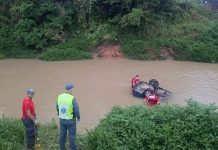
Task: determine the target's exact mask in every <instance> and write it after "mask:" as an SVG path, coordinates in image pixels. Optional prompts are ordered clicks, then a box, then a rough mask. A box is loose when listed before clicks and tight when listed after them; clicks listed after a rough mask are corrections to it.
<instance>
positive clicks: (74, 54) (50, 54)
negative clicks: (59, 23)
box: [39, 48, 92, 61]
mask: <svg viewBox="0 0 218 150" xmlns="http://www.w3.org/2000/svg"><path fill="white" fill-rule="evenodd" d="M39 58H40V59H42V60H47V61H64V60H83V59H91V58H92V56H91V54H90V53H88V52H84V51H78V49H75V48H67V49H58V48H49V49H48V50H47V51H46V52H44V53H43V54H42V55H41V56H40V57H39Z"/></svg>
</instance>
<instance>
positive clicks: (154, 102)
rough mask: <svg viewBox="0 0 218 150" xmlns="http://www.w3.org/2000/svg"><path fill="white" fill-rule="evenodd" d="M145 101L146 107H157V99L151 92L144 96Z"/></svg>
mask: <svg viewBox="0 0 218 150" xmlns="http://www.w3.org/2000/svg"><path fill="white" fill-rule="evenodd" d="M145 101H146V104H147V105H148V106H151V107H153V106H155V105H158V101H159V98H158V97H157V96H156V95H155V94H154V92H153V91H152V92H150V93H149V94H148V95H147V96H146V98H145Z"/></svg>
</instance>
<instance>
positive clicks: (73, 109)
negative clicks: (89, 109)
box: [57, 84, 80, 150]
mask: <svg viewBox="0 0 218 150" xmlns="http://www.w3.org/2000/svg"><path fill="white" fill-rule="evenodd" d="M73 87H74V86H73V84H66V85H65V89H66V92H65V93H63V94H60V95H59V96H58V100H57V112H58V116H59V120H60V137H59V138H60V139H59V142H60V150H65V143H66V136H67V131H68V135H69V142H70V150H76V119H77V121H80V112H79V106H78V104H77V101H76V98H75V97H74V96H73V95H72V89H73Z"/></svg>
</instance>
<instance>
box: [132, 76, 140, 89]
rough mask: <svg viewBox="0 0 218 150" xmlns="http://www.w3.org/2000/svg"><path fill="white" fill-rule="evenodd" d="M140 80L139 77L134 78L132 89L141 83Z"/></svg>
mask: <svg viewBox="0 0 218 150" xmlns="http://www.w3.org/2000/svg"><path fill="white" fill-rule="evenodd" d="M139 81H140V79H139V75H136V76H135V77H133V78H132V81H131V83H132V88H133V87H134V86H135V85H136V84H137V83H139Z"/></svg>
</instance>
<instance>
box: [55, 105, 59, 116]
mask: <svg viewBox="0 0 218 150" xmlns="http://www.w3.org/2000/svg"><path fill="white" fill-rule="evenodd" d="M56 110H57V115H59V108H58V103H56Z"/></svg>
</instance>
